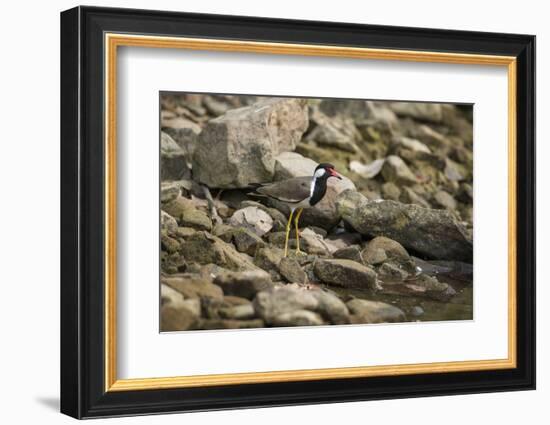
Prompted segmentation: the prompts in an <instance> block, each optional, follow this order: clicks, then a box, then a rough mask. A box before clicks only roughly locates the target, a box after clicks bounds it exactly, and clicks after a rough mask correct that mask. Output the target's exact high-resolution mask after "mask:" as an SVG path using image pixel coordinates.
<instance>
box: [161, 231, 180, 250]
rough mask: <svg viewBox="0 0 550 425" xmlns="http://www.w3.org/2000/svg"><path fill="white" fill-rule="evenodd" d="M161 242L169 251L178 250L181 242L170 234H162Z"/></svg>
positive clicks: (163, 247)
mask: <svg viewBox="0 0 550 425" xmlns="http://www.w3.org/2000/svg"><path fill="white" fill-rule="evenodd" d="M160 242H161V247H162V249H164V250H166V251H168V252H178V251H179V249H180V243H179V242H178V241H177V240H176V239H174V238H171V237H170V236H167V235H160Z"/></svg>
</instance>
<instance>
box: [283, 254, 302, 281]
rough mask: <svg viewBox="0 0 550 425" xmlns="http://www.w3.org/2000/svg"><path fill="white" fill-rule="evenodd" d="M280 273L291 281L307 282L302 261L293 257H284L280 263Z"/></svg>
mask: <svg viewBox="0 0 550 425" xmlns="http://www.w3.org/2000/svg"><path fill="white" fill-rule="evenodd" d="M279 273H280V274H281V275H282V276H283V277H284V278H285V279H286V280H287V281H288V282H290V283H306V282H307V274H306V272H304V271H303V270H302V267H300V263H298V261H296V260H295V259H293V258H289V257H286V258H283V259H282V260H281V262H280V263H279Z"/></svg>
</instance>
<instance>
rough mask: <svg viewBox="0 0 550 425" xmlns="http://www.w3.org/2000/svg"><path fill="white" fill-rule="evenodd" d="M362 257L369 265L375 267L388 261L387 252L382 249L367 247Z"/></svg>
mask: <svg viewBox="0 0 550 425" xmlns="http://www.w3.org/2000/svg"><path fill="white" fill-rule="evenodd" d="M361 256H362V258H363V260H364V261H365V262H366V263H367V264H372V265H373V266H376V265H378V264H382V263H383V262H384V261H386V260H387V259H388V256H387V255H386V251H384V250H383V249H381V248H371V249H368V247H367V248H365V249H364V250H363V251H362V252H361Z"/></svg>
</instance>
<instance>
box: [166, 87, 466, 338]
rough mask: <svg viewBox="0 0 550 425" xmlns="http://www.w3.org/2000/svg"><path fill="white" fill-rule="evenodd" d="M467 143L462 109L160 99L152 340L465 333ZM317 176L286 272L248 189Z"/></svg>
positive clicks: (280, 220)
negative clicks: (324, 329) (396, 328)
mask: <svg viewBox="0 0 550 425" xmlns="http://www.w3.org/2000/svg"><path fill="white" fill-rule="evenodd" d="M472 137H473V136H472V108H471V107H467V106H455V105H447V104H433V103H405V102H369V101H356V100H329V99H324V100H315V99H294V98H272V97H269V98H268V97H263V98H262V97H255V96H211V95H196V94H193V95H183V94H162V96H161V188H160V191H161V194H160V199H161V213H160V214H161V216H160V219H161V241H160V242H161V254H160V257H161V330H162V331H178V330H191V329H237V328H257V327H272V326H307V325H329V324H336V325H341V324H358V323H386V322H404V321H417V320H460V319H471V318H472V264H471V262H472V229H473V226H472V205H473V190H472V178H473V170H472V165H473V156H472V145H473V140H472ZM320 162H330V163H332V164H334V165H335V167H336V169H337V170H338V171H339V172H340V173H341V174H342V175H343V176H345V177H344V178H343V179H342V180H336V179H330V180H329V187H328V190H327V194H326V195H325V197H324V199H323V200H322V201H321V202H320V203H319V204H317V205H316V206H315V207H314V208H310V209H307V210H304V213H303V215H302V217H301V220H300V227H301V248H302V250H303V251H305V252H306V254H305V255H296V254H295V253H294V250H292V251H291V253H290V255H289V256H288V257H287V258H283V248H284V239H285V234H284V229H285V224H286V219H287V216H288V213H289V211H288V210H287V207H286V206H285V205H282V204H278V203H275V202H271V203H270V202H268V203H265V202H264V201H262V202H264V203H261V202H259V201H261V200H259V199H257V198H254V197H252V196H250V192H252V186H253V185H254V184H257V183H266V182H271V181H278V180H283V179H286V178H289V177H295V176H305V175H312V173H313V170H314V169H315V167H316V165H317V164H318V163H320ZM291 238H292V239H291V240H290V246H291V247H295V244H296V239H295V235H294V232H292V233H291Z"/></svg>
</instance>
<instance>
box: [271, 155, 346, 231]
mask: <svg viewBox="0 0 550 425" xmlns="http://www.w3.org/2000/svg"><path fill="white" fill-rule="evenodd" d="M317 165H318V163H316V162H315V161H312V160H311V159H309V158H304V157H303V156H302V155H300V154H298V153H294V152H285V153H283V154H281V155H279V156H278V157H277V158H276V172H275V179H276V180H284V179H288V178H292V177H303V176H313V173H314V171H315V167H317ZM348 189H352V190H355V184H354V183H353V182H352V181H351V180H350V179H348V178H347V177H345V176H342V179H341V180H338V179H336V178H329V179H328V180H327V192H326V194H325V196H324V197H323V199H322V200H321V201H320V202H319V203H318V204H316V205H315V206H314V207H313V208H307V209H305V210H304V212H303V213H302V215H301V217H300V224H301V225H303V226H310V225H314V226H319V227H322V228H324V229H332V228H333V227H334V226H336V224H338V222H339V221H340V217H339V216H338V211H337V210H336V204H335V202H336V198H337V197H338V195H339V194H340V193H342V192H343V191H345V190H348ZM271 203H272V205H273V206H274V207H275V208H277V209H278V210H280V211H282V212H284V213H285V214H286V215H287V216H288V215H289V213H290V211H289V210H288V207H287V206H286V205H284V204H282V203H280V202H276V201H271ZM285 223H286V222H285Z"/></svg>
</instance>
